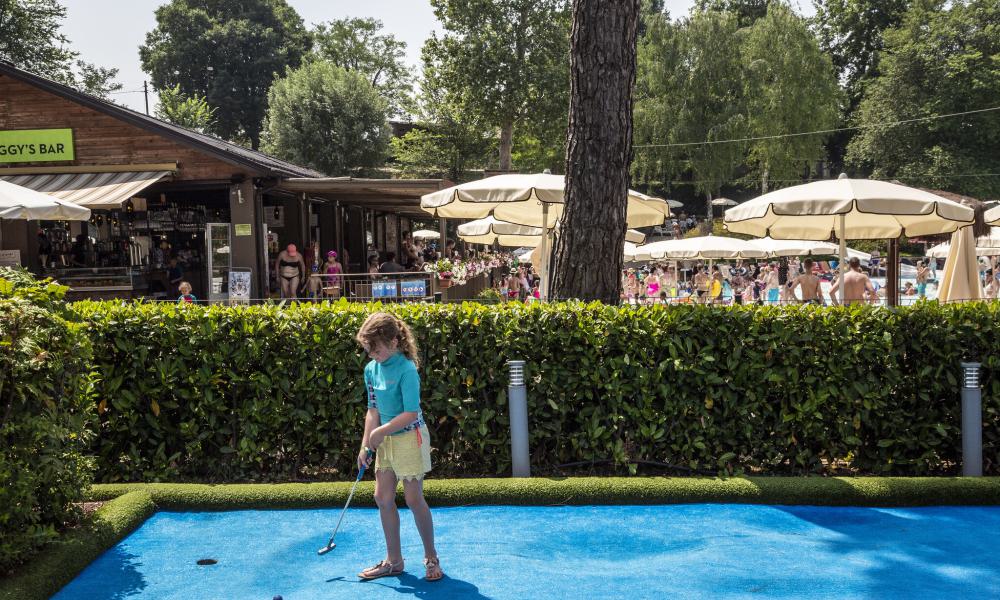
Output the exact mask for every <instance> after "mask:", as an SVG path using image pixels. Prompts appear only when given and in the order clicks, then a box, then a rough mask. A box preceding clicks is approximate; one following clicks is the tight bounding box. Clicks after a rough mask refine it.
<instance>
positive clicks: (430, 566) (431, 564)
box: [424, 556, 444, 581]
mask: <svg viewBox="0 0 1000 600" xmlns="http://www.w3.org/2000/svg"><path fill="white" fill-rule="evenodd" d="M424 567H425V568H426V569H427V574H426V575H424V579H425V580H426V581H437V580H438V579H441V578H442V577H444V571H442V570H441V561H439V560H438V557H436V556H435V557H433V558H425V559H424Z"/></svg>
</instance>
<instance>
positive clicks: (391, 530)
mask: <svg viewBox="0 0 1000 600" xmlns="http://www.w3.org/2000/svg"><path fill="white" fill-rule="evenodd" d="M356 339H357V340H358V343H360V344H361V347H362V348H363V349H364V351H365V352H366V353H367V354H368V356H369V357H371V359H372V360H371V362H369V363H368V364H367V365H366V366H365V390H366V394H367V398H368V413H367V414H366V415H365V433H364V435H363V436H362V438H361V451H360V452H359V453H358V468H359V469H360V468H361V465H363V464H364V465H367V464H368V463H369V461H370V460H371V459H370V458H369V457H368V452H367V448H371V449H373V450H375V452H376V454H375V503H376V504H377V505H378V510H379V516H380V517H381V519H382V531H383V533H384V534H385V546H386V555H385V559H383V560H381V561H379V563H378V564H376V565H374V566H372V567H368V568H367V569H365V570H364V571H362V572H361V573H358V577H360V578H361V579H377V578H379V577H386V576H389V575H399V574H400V573H402V572H403V554H402V550H401V549H400V544H399V511H398V510H396V483H397V481H398V480H399V479H402V480H403V493H404V495H405V496H406V505H407V506H408V507H409V508H410V511H411V512H412V513H413V520H414V521H415V522H416V524H417V531H419V532H420V539H421V541H423V544H424V567H425V568H426V570H427V572H426V576H425V579H427V580H428V581H437V580H438V579H441V578H442V577H443V576H444V573H443V572H442V571H441V565H440V563H439V562H438V556H437V550H435V549H434V522H433V520H432V519H431V509H430V507H428V506H427V501H426V500H424V475H425V474H426V473H427V472H428V471H430V470H431V447H430V436H429V434H428V432H427V425H426V424H425V423H424V418H423V415H422V413H421V412H420V375H419V374H418V373H417V344H416V342H415V341H414V339H413V333H412V332H410V328H409V327H407V325H406V323H404V322H403V321H402V320H400V319H398V318H396V317H395V316H393V315H390V314H388V313H384V312H380V313H374V314H372V315H371V316H369V317H368V318H367V319H366V320H365V322H364V324H363V325H362V326H361V330H360V331H358V335H357V338H356Z"/></svg>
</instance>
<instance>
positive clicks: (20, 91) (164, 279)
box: [0, 61, 448, 299]
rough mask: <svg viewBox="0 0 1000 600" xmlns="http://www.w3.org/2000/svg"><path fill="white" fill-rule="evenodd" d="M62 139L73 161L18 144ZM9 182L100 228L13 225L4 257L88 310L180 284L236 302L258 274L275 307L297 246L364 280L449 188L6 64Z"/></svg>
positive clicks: (0, 68) (1, 68)
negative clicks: (262, 146)
mask: <svg viewBox="0 0 1000 600" xmlns="http://www.w3.org/2000/svg"><path fill="white" fill-rule="evenodd" d="M50 133H52V134H57V135H59V136H62V138H65V139H66V140H67V144H68V145H69V148H67V149H66V151H65V152H62V153H56V152H52V153H45V154H40V153H35V154H30V153H28V150H29V146H28V145H26V144H19V143H16V140H24V139H32V138H31V136H35V135H37V136H45V135H48V134H50ZM39 139H42V138H39ZM5 140H7V141H9V140H15V141H14V142H9V143H7V142H5ZM5 143H6V145H5ZM0 179H2V180H5V181H8V182H11V183H14V184H17V185H21V186H24V187H28V188H31V189H34V190H37V191H40V192H44V193H47V194H50V195H53V196H56V197H59V198H62V199H65V200H70V201H73V202H76V203H78V204H81V205H83V206H87V207H88V208H90V209H91V210H92V215H93V216H92V217H91V219H90V221H89V222H82V223H61V222H39V221H34V222H30V221H29V222H25V221H7V220H5V221H0V227H2V229H0V233H2V235H0V250H7V251H15V252H13V253H11V252H7V253H6V254H0V256H6V257H7V260H8V262H10V256H12V255H13V256H16V259H15V261H14V262H18V263H20V264H21V265H23V266H25V267H27V268H29V269H31V270H32V271H35V272H37V273H39V274H47V275H52V276H55V277H56V278H57V279H60V280H61V281H64V282H65V283H67V284H68V285H70V286H71V287H72V288H73V289H74V290H75V291H76V292H78V296H77V297H88V296H89V297H139V296H146V297H161V298H168V299H170V298H174V297H176V281H174V280H176V279H177V276H178V274H180V276H181V277H182V278H183V279H185V280H187V281H190V282H191V283H192V285H193V287H194V288H195V295H196V296H198V297H199V298H202V299H220V298H224V297H225V294H226V292H227V289H228V287H227V286H228V277H227V275H228V272H229V271H242V272H249V273H250V279H251V282H252V289H251V291H250V296H251V297H252V298H264V297H267V296H268V295H269V293H270V290H272V289H273V287H274V283H273V274H272V273H270V271H271V269H270V268H269V265H270V264H272V263H273V258H274V255H275V254H276V253H277V252H278V251H279V250H280V249H282V248H284V247H285V246H286V245H287V244H289V243H294V244H296V245H297V246H298V248H299V249H300V250H302V251H303V254H304V255H305V256H306V259H307V261H311V260H312V258H313V256H317V255H320V254H321V252H323V253H325V252H326V251H327V250H331V249H335V250H338V252H339V253H340V255H341V256H343V255H344V253H345V251H346V254H347V256H348V257H349V263H348V264H345V267H346V268H347V270H348V271H349V272H364V270H365V259H366V251H367V247H368V246H369V245H370V244H375V246H377V247H378V248H380V249H382V250H383V251H387V250H391V251H395V252H397V253H398V252H399V243H400V238H401V234H402V232H404V231H407V230H409V229H410V224H409V222H410V219H412V218H422V219H423V220H428V216H427V215H426V213H423V212H422V211H421V210H420V208H419V203H420V196H421V195H423V194H426V193H428V192H431V191H434V190H438V189H441V188H443V187H447V185H448V182H445V181H443V180H438V179H433V180H426V179H424V180H405V179H356V178H350V177H326V176H324V175H323V174H322V173H319V172H316V171H314V170H312V169H309V168H306V167H302V166H299V165H295V164H292V163H289V162H287V161H283V160H280V159H277V158H275V157H272V156H269V155H267V154H264V153H262V152H257V151H254V150H250V149H248V148H245V147H242V146H239V145H237V144H233V143H230V142H227V141H224V140H221V139H219V138H216V137H213V136H210V135H206V134H202V133H199V132H196V131H192V130H189V129H185V128H183V127H179V126H177V125H174V124H171V123H167V122H165V121H161V120H159V119H156V118H153V117H150V116H148V115H145V114H142V113H139V112H136V111H133V110H130V109H128V108H124V107H122V106H119V105H116V104H114V103H112V102H109V101H107V100H104V99H101V98H98V97H95V96H91V95H89V94H86V93H83V92H80V91H78V90H76V89H73V88H70V87H67V86H65V85H62V84H60V83H57V82H55V81H52V80H49V79H46V78H44V77H41V76H39V75H36V74H34V73H30V72H28V71H24V70H22V69H18V68H16V67H14V66H13V65H11V64H10V63H6V62H3V61H0ZM88 292H89V293H88Z"/></svg>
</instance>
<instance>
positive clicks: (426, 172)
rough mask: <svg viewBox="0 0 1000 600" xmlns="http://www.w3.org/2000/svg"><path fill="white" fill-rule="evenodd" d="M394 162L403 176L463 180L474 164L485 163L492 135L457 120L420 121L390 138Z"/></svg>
mask: <svg viewBox="0 0 1000 600" xmlns="http://www.w3.org/2000/svg"><path fill="white" fill-rule="evenodd" d="M390 146H391V154H392V158H393V162H394V163H395V166H396V168H397V169H399V172H400V174H401V175H402V176H403V177H416V178H424V177H434V178H443V179H448V180H449V181H454V182H461V181H464V180H465V179H466V176H465V173H466V171H467V170H468V169H470V168H472V167H481V166H482V165H484V164H486V161H487V158H486V157H487V155H488V154H489V153H490V151H491V150H492V149H493V147H494V144H492V143H491V140H490V138H489V136H487V135H484V134H481V133H477V132H476V131H475V130H474V129H473V128H471V127H468V126H465V125H462V124H460V123H458V122H455V121H443V122H442V121H438V122H435V123H431V124H421V125H418V126H417V127H415V128H413V129H411V130H410V131H408V132H407V133H406V134H405V135H403V136H402V137H394V138H392V139H391V140H390Z"/></svg>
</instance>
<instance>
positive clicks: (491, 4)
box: [423, 0, 570, 170]
mask: <svg viewBox="0 0 1000 600" xmlns="http://www.w3.org/2000/svg"><path fill="white" fill-rule="evenodd" d="M431 5H432V6H433V7H434V13H435V15H437V17H438V20H440V21H441V23H442V25H443V28H444V34H443V36H441V37H438V36H436V35H432V36H431V38H430V39H428V40H427V42H426V43H425V44H424V48H423V57H424V62H425V64H430V65H432V66H433V68H434V69H435V70H436V71H437V73H438V81H439V83H440V85H442V86H444V87H445V88H446V89H447V90H448V92H449V94H450V96H451V97H452V98H453V99H454V105H455V106H456V107H457V108H458V109H459V110H460V111H461V112H462V114H463V115H466V117H465V118H466V119H467V120H469V121H473V122H482V123H483V124H485V125H486V126H488V127H493V128H496V129H497V130H499V135H500V157H499V165H498V166H499V168H500V169H501V170H509V169H510V168H511V166H512V162H511V157H512V150H513V145H514V136H515V130H516V129H517V130H521V129H524V130H525V131H527V132H535V137H536V138H538V139H539V140H544V142H545V143H547V144H553V146H555V147H560V148H561V146H559V145H558V144H559V143H560V142H561V140H562V139H564V138H562V137H560V138H559V139H558V140H553V139H551V138H550V134H551V132H552V131H553V128H558V129H561V130H563V131H564V130H565V126H566V115H567V110H568V106H569V28H570V24H569V11H568V6H567V2H566V1H565V0H431ZM563 135H565V134H563Z"/></svg>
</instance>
